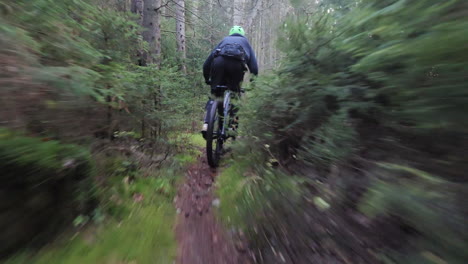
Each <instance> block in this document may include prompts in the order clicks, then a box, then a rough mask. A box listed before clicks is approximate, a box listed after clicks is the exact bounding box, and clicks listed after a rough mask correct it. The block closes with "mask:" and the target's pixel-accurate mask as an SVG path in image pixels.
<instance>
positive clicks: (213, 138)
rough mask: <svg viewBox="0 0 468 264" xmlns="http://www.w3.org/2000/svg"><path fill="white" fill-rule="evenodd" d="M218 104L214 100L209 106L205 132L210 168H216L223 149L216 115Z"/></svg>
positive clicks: (218, 118) (219, 124)
mask: <svg viewBox="0 0 468 264" xmlns="http://www.w3.org/2000/svg"><path fill="white" fill-rule="evenodd" d="M219 104H220V103H219V102H218V101H216V100H215V101H214V102H213V104H212V105H211V109H210V112H209V113H208V114H209V119H208V130H207V131H206V155H207V158H208V164H209V165H210V167H212V168H216V167H218V165H219V160H220V158H221V153H222V149H223V138H222V135H221V122H220V117H219V115H218V107H219V106H220V105H219Z"/></svg>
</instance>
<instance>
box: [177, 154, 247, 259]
mask: <svg viewBox="0 0 468 264" xmlns="http://www.w3.org/2000/svg"><path fill="white" fill-rule="evenodd" d="M205 156H206V155H205V153H203V154H201V155H200V156H199V157H198V160H197V162H195V163H194V164H192V165H191V166H190V167H189V169H188V170H187V173H186V179H185V183H184V184H181V186H180V187H179V191H178V194H177V197H176V202H175V204H176V208H177V212H178V217H177V225H176V238H177V243H178V252H177V263H179V264H211V263H212V264H231V263H232V264H238V263H250V262H251V261H250V260H249V252H248V250H247V246H246V245H245V242H243V241H242V240H241V239H240V238H239V237H234V235H233V234H232V233H231V234H229V232H226V230H225V229H224V228H223V226H222V225H221V224H220V223H219V222H218V221H217V219H216V216H215V208H216V207H217V206H218V205H219V202H220V201H219V200H218V199H216V198H215V197H214V195H213V189H214V188H215V180H216V175H217V172H216V170H214V169H211V168H210V167H209V165H208V164H207V161H206V158H205Z"/></svg>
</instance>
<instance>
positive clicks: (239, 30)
mask: <svg viewBox="0 0 468 264" xmlns="http://www.w3.org/2000/svg"><path fill="white" fill-rule="evenodd" d="M232 34H241V35H242V36H244V35H245V31H244V29H243V28H242V27H241V26H233V27H232V28H231V31H229V35H232Z"/></svg>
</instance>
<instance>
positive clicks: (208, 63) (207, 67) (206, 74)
mask: <svg viewBox="0 0 468 264" xmlns="http://www.w3.org/2000/svg"><path fill="white" fill-rule="evenodd" d="M213 57H214V54H213V52H211V53H210V56H208V58H207V59H206V61H205V63H204V64H203V77H205V82H208V80H209V79H210V73H211V64H212V63H213Z"/></svg>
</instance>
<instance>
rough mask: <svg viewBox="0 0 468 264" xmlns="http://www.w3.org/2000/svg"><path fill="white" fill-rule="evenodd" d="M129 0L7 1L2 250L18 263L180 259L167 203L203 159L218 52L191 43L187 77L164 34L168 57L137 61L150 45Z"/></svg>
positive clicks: (1, 59) (198, 41) (1, 38)
mask: <svg viewBox="0 0 468 264" xmlns="http://www.w3.org/2000/svg"><path fill="white" fill-rule="evenodd" d="M126 3H127V2H126V1H125V2H124V1H112V0H108V1H107V0H65V1H52V0H32V1H30V0H27V1H26V0H19V1H0V86H1V89H0V119H1V120H2V121H1V124H0V125H1V127H5V128H8V129H3V128H2V130H0V168H2V169H4V173H3V174H2V176H1V180H2V182H4V184H3V185H2V187H1V188H0V197H2V199H3V201H4V204H2V205H1V208H2V209H3V210H2V211H1V212H0V226H1V227H2V230H7V231H6V232H3V233H2V236H1V237H0V256H1V257H2V258H4V257H6V256H7V253H8V254H10V253H15V257H14V258H13V259H12V260H11V262H12V263H36V262H37V263H46V262H48V263H101V262H107V261H110V262H121V261H137V262H138V263H140V262H142V263H150V262H154V261H157V262H158V263H172V261H173V259H174V256H175V239H174V237H173V230H172V225H173V224H174V222H175V209H174V208H173V207H172V206H171V203H172V200H173V198H174V196H175V185H176V184H177V181H178V180H179V175H180V171H181V170H182V169H183V168H184V167H185V166H186V165H187V163H188V162H193V161H194V160H195V158H194V156H195V155H198V154H199V153H198V152H195V151H194V150H193V146H194V145H196V144H198V145H199V144H200V143H199V142H200V139H199V138H198V137H195V136H193V135H192V134H191V131H192V130H193V129H194V125H193V122H192V121H193V120H196V119H201V117H202V111H203V105H204V102H202V101H204V100H205V98H203V96H204V92H203V91H202V89H203V88H204V87H203V86H202V85H201V83H202V81H201V80H202V75H201V74H200V70H201V69H200V67H199V65H200V64H201V62H200V61H201V60H203V59H204V57H205V55H206V54H207V50H208V49H209V48H211V47H208V45H206V44H207V42H206V41H205V40H203V39H202V38H201V37H202V36H200V35H199V34H197V35H195V34H193V37H188V38H187V41H188V42H190V43H193V44H194V45H193V46H192V47H191V48H189V49H188V52H189V54H191V57H190V59H189V60H188V62H187V74H185V73H182V72H181V71H180V70H179V66H180V65H179V64H180V61H179V60H178V59H177V58H176V57H177V56H176V43H175V38H174V37H165V38H163V39H162V58H161V63H160V64H158V65H156V64H150V65H146V66H141V65H140V64H141V58H140V55H141V52H142V51H146V50H147V49H148V43H146V42H144V41H143V39H142V37H141V33H142V32H143V31H144V29H143V28H142V27H141V26H139V25H138V17H137V16H136V15H135V14H132V13H130V10H128V8H126V6H125V5H126ZM172 20H173V18H169V17H166V18H163V19H162V21H161V22H162V28H163V30H166V31H167V30H168V29H170V30H171V31H172V30H173V27H174V23H173V21H172ZM200 51H203V52H200ZM197 125H198V124H197ZM181 133H183V136H176V137H175V138H174V137H173V135H175V134H177V135H180V134H181ZM197 141H198V143H197ZM73 234H75V235H73ZM70 237H73V238H72V240H71V242H70V241H69V239H70ZM55 240H57V241H55ZM54 241H55V242H54ZM47 243H51V244H48V245H47V246H46V247H45V248H43V249H41V250H40V251H39V253H38V254H37V255H35V250H38V249H40V248H42V247H43V246H44V245H46V244H47ZM18 250H19V251H18ZM24 250H29V251H30V252H23V251H24ZM88 253H89V254H88Z"/></svg>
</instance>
